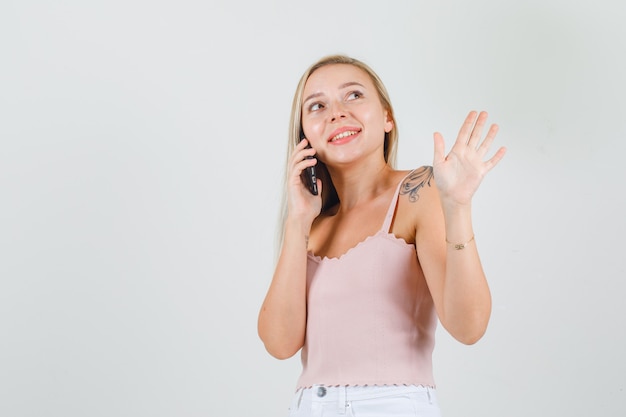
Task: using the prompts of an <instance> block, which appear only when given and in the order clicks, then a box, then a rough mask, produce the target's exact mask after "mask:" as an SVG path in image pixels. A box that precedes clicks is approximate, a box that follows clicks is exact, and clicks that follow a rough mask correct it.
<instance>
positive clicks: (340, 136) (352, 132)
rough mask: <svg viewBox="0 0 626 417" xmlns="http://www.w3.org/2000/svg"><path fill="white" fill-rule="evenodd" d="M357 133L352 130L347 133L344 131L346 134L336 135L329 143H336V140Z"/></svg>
mask: <svg viewBox="0 0 626 417" xmlns="http://www.w3.org/2000/svg"><path fill="white" fill-rule="evenodd" d="M357 133H359V132H356V131H354V130H348V131H346V132H343V133H340V134H338V135H337V136H335V137H333V138H332V139H331V140H330V141H331V142H334V141H336V140H337V139H342V138H346V137H348V136H352V135H356V134H357Z"/></svg>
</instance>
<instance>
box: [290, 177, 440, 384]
mask: <svg viewBox="0 0 626 417" xmlns="http://www.w3.org/2000/svg"><path fill="white" fill-rule="evenodd" d="M401 184H402V182H400V184H398V188H397V189H396V192H395V194H394V196H393V198H392V200H391V203H390V204H389V209H388V211H387V215H386V216H385V220H384V222H383V226H382V228H381V229H380V230H379V231H378V232H377V233H376V234H375V235H373V236H369V237H368V238H366V239H365V240H364V241H362V242H360V243H359V244H357V245H356V246H355V247H353V248H351V249H349V250H348V252H346V253H345V254H344V255H342V256H340V257H339V258H326V257H324V258H320V257H318V256H315V255H314V254H312V253H309V256H308V262H307V327H306V339H305V343H304V346H303V348H302V352H301V359H302V367H303V368H302V374H301V375H300V378H299V380H298V384H297V387H298V388H303V387H310V386H312V385H314V384H320V385H327V386H337V385H351V386H355V385H361V386H363V385H379V386H380V385H425V386H432V387H434V386H435V382H434V378H433V372H432V352H433V348H434V345H435V329H436V325H437V316H436V313H435V309H434V304H433V300H432V297H431V295H430V292H429V291H428V287H427V285H426V281H425V279H424V274H423V272H422V269H421V267H420V265H419V262H418V260H417V255H416V252H415V246H414V245H412V244H408V243H406V242H405V241H404V240H403V239H399V238H397V237H395V236H394V235H393V234H392V233H390V232H389V230H390V227H391V222H392V220H393V216H394V213H395V209H396V205H397V202H398V195H399V191H400V185H401Z"/></svg>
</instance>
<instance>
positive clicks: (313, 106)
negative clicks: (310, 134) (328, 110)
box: [308, 103, 324, 111]
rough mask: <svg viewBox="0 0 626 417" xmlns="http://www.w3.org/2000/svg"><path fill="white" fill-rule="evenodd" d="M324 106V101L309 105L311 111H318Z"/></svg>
mask: <svg viewBox="0 0 626 417" xmlns="http://www.w3.org/2000/svg"><path fill="white" fill-rule="evenodd" d="M323 108H324V105H323V104H322V103H312V104H310V105H309V107H308V109H309V111H317V110H320V109H323Z"/></svg>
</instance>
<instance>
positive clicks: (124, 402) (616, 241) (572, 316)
mask: <svg viewBox="0 0 626 417" xmlns="http://www.w3.org/2000/svg"><path fill="white" fill-rule="evenodd" d="M625 9H626V8H625V7H624V5H623V2H621V1H619V0H614V1H573V2H572V1H565V0H562V1H561V0H541V1H537V0H533V1H524V2H513V1H496V0H476V1H472V2H469V1H461V0H457V1H430V2H426V1H388V2H382V1H380V2H379V1H326V0H322V1H318V2H300V1H288V0H282V1H279V0H276V1H265V2H262V1H232V2H226V1H224V2H215V1H191V0H178V1H147V0H145V1H140V0H124V1H121V0H109V1H77V0H74V1H72V0H67V1H39V2H37V1H7V0H3V1H2V3H1V4H0V145H1V146H0V415H1V416H8V417H13V416H65V417H67V416H286V411H287V406H288V402H289V399H290V396H291V393H292V392H293V389H294V387H295V382H296V379H297V377H298V374H299V371H300V363H299V356H295V357H294V358H292V359H289V360H286V361H278V360H276V359H273V358H272V357H270V356H269V355H268V354H267V353H266V352H265V350H264V348H263V345H262V343H261V342H260V340H259V338H258V336H257V334H256V319H257V312H258V309H259V307H260V305H261V302H262V299H263V297H264V295H265V291H266V289H267V286H268V284H269V281H270V279H271V274H272V269H273V260H274V246H273V245H274V235H275V230H276V227H277V216H278V209H279V199H280V193H281V181H282V174H283V164H284V160H285V150H286V141H287V139H286V135H287V124H288V119H289V111H290V106H291V99H292V94H293V92H294V90H295V87H296V83H297V81H298V79H299V77H300V75H301V74H302V72H303V71H304V70H305V69H306V67H308V65H309V64H311V63H312V62H313V61H315V60H317V59H318V58H320V57H322V56H323V55H326V54H330V53H347V54H349V55H352V56H354V57H357V58H360V59H362V60H364V61H365V62H366V63H368V64H370V65H371V66H372V67H373V68H374V69H375V70H376V71H377V72H378V73H379V75H380V76H381V77H382V79H383V80H384V81H385V83H386V85H387V87H388V89H389V92H390V95H391V98H392V101H393V103H394V106H395V110H396V113H397V118H398V126H399V131H400V145H399V168H401V169H410V168H414V167H416V166H420V165H423V164H430V163H431V159H432V133H433V132H434V131H435V130H439V131H441V132H442V133H443V134H444V137H445V138H447V140H448V142H447V143H448V145H450V143H451V141H452V139H453V138H454V136H455V134H456V132H457V130H458V127H459V126H460V124H461V122H462V120H463V118H464V117H465V115H466V113H467V112H468V111H469V110H471V109H476V110H483V109H484V110H488V111H489V112H490V115H491V118H490V120H491V121H492V122H496V123H498V124H499V125H500V126H501V129H500V133H499V136H498V139H497V141H498V143H499V144H501V145H505V146H507V148H508V154H507V155H506V157H505V159H504V160H503V161H502V162H501V164H500V165H499V166H498V167H496V168H495V170H494V171H492V172H491V173H490V174H489V176H488V177H487V178H486V180H485V181H484V183H483V186H482V188H481V189H480V190H479V192H478V194H477V195H476V197H475V204H474V206H475V209H474V213H475V231H476V239H477V243H478V245H479V248H480V251H481V254H482V259H483V264H484V267H485V269H486V271H487V274H488V277H489V280H490V284H491V288H492V293H493V299H494V310H493V315H492V320H491V323H490V327H489V329H488V332H487V334H486V336H485V337H484V338H483V339H482V340H481V341H480V342H479V343H478V344H477V345H474V346H470V347H467V346H463V345H460V344H459V343H457V342H455V341H454V340H453V339H452V338H451V337H450V336H449V335H447V334H446V333H445V332H444V331H442V330H441V329H440V330H439V331H438V342H437V347H436V351H435V357H434V361H435V378H436V380H437V383H438V389H439V398H440V402H441V407H442V410H443V413H444V416H446V417H453V416H459V417H460V416H508V417H516V416H520V417H521V416H527V415H536V416H565V415H567V416H588V415H603V416H623V415H626V392H625V390H626V360H625V358H624V354H625V353H626V303H624V302H623V300H624V293H625V290H626V285H625V284H624V281H625V280H626V268H625V260H624V259H625V254H626V252H625V251H626V245H625V240H626V223H625V220H624V213H625V212H626V203H625V197H624V191H625V180H626V170H625V168H624V163H623V161H624V153H625V152H626V145H625V144H624V142H625V139H626V117H625V116H626V99H625V97H626V46H625V44H626V29H625V26H624V25H623V22H624V21H625V20H626V11H625Z"/></svg>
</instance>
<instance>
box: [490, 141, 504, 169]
mask: <svg viewBox="0 0 626 417" xmlns="http://www.w3.org/2000/svg"><path fill="white" fill-rule="evenodd" d="M505 154H506V148H505V147H504V146H503V147H501V148H500V149H498V151H497V152H496V154H495V155H494V156H492V157H491V159H489V160H488V161H487V162H485V167H486V168H487V171H490V170H491V169H492V168H493V167H495V166H496V165H497V164H498V162H500V160H501V159H502V158H504V155H505Z"/></svg>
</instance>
